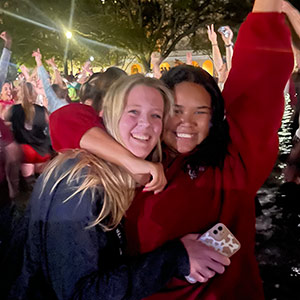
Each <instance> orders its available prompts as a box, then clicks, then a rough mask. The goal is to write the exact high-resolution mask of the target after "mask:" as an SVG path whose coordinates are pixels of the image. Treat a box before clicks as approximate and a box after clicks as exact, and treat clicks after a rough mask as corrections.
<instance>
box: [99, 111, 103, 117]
mask: <svg viewBox="0 0 300 300" xmlns="http://www.w3.org/2000/svg"><path fill="white" fill-rule="evenodd" d="M99 117H100V118H102V117H103V110H100V111H99Z"/></svg>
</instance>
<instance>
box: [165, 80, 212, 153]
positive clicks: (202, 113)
mask: <svg viewBox="0 0 300 300" xmlns="http://www.w3.org/2000/svg"><path fill="white" fill-rule="evenodd" d="M174 92H175V107H174V115H173V116H171V117H169V119H168V120H167V123H166V126H165V130H164V135H163V140H164V142H165V144H166V145H167V146H168V147H170V148H171V149H173V150H175V151H176V152H179V153H188V152H190V151H192V150H193V149H194V148H195V147H196V146H197V145H199V144H200V143H201V142H203V140H204V139H205V138H206V137H207V136H208V134H209V128H210V120H211V96H210V94H209V93H208V92H207V91H206V89H205V88H204V87H203V86H201V85H199V84H196V83H193V82H187V81H184V82H181V83H179V84H176V85H175V89H174Z"/></svg>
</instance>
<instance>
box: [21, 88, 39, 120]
mask: <svg viewBox="0 0 300 300" xmlns="http://www.w3.org/2000/svg"><path fill="white" fill-rule="evenodd" d="M36 97H37V94H36V92H35V90H34V87H33V85H32V84H31V83H30V82H24V83H22V84H21V85H20V90H19V94H18V98H19V100H20V102H21V105H22V107H23V110H24V114H25V121H26V122H28V123H32V121H33V118H34V105H33V104H34V102H35V99H36Z"/></svg>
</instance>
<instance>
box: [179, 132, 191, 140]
mask: <svg viewBox="0 0 300 300" xmlns="http://www.w3.org/2000/svg"><path fill="white" fill-rule="evenodd" d="M176 135H177V137H179V138H186V139H190V138H192V137H193V135H192V134H188V133H177V134H176Z"/></svg>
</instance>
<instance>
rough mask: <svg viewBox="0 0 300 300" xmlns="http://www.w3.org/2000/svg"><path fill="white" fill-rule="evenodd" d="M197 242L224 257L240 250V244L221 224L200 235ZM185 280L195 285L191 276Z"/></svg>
mask: <svg viewBox="0 0 300 300" xmlns="http://www.w3.org/2000/svg"><path fill="white" fill-rule="evenodd" d="M198 240H199V241H200V242H202V243H204V244H205V245H207V246H209V247H212V248H214V249H215V250H216V251H218V252H219V253H221V254H223V255H224V256H226V257H231V256H232V255H233V254H234V253H236V252H237V251H238V250H239V249H240V248H241V244H240V243H239V241H238V240H237V239H236V237H235V236H234V235H233V234H232V233H231V232H230V230H229V229H228V228H227V227H226V226H225V225H224V224H222V223H218V224H216V225H215V226H213V227H212V228H211V229H209V230H208V231H206V232H205V233H204V234H202V235H201V236H200V237H199V239H198ZM185 278H186V280H187V281H188V282H189V283H196V280H195V279H194V278H193V277H191V276H186V277H185Z"/></svg>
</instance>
